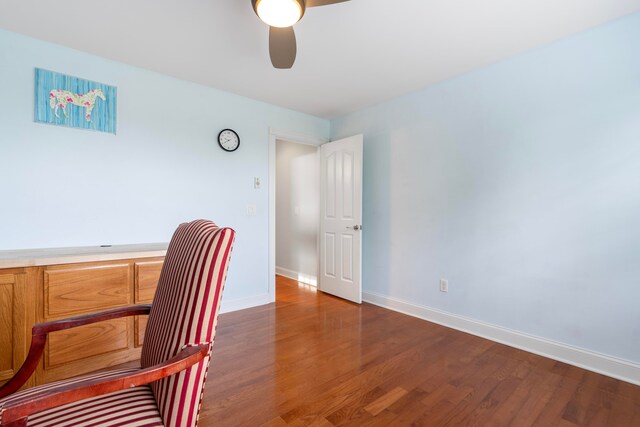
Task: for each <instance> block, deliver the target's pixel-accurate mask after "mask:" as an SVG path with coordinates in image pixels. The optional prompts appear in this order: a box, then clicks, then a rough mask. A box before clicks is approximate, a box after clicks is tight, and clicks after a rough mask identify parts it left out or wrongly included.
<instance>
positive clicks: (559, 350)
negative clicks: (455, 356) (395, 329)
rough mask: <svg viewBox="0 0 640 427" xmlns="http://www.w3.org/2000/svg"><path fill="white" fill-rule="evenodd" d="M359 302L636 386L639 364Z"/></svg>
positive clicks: (411, 308)
mask: <svg viewBox="0 0 640 427" xmlns="http://www.w3.org/2000/svg"><path fill="white" fill-rule="evenodd" d="M362 299H363V300H364V301H366V302H368V303H371V304H375V305H378V306H380V307H384V308H388V309H390V310H393V311H397V312H400V313H404V314H408V315H409V316H413V317H417V318H420V319H423V320H427V321H430V322H433V323H437V324H439V325H443V326H447V327H450V328H453V329H457V330H459V331H463V332H468V333H470V334H472V335H477V336H479V337H482V338H486V339H489V340H491V341H496V342H499V343H501V344H506V345H508V346H511V347H515V348H519V349H521V350H525V351H528V352H530V353H535V354H539V355H540V356H544V357H548V358H550V359H554V360H558V361H560V362H564V363H568V364H570V365H574V366H577V367H580V368H583V369H587V370H589V371H593V372H597V373H599V374H603V375H607V376H610V377H613V378H617V379H619V380H622V381H626V382H629V383H632V384H636V385H640V364H637V363H634V362H631V361H628V360H623V359H618V358H615V357H612V356H608V355H606V354H601V353H596V352H594V351H591V350H586V349H583V348H579V347H574V346H571V345H568V344H564V343H561V342H557V341H552V340H548V339H545V338H541V337H537V336H534V335H529V334H525V333H522V332H518V331H514V330H511V329H508V328H503V327H501V326H496V325H492V324H490V323H485V322H480V321H478V320H474V319H470V318H467V317H463V316H458V315H456V314H451V313H447V312H445V311H441V310H437V309H434V308H430V307H426V306H422V305H418V304H414V303H409V302H406V301H402V300H399V299H396V298H391V297H388V296H386V295H381V294H378V293H375V292H363V293H362Z"/></svg>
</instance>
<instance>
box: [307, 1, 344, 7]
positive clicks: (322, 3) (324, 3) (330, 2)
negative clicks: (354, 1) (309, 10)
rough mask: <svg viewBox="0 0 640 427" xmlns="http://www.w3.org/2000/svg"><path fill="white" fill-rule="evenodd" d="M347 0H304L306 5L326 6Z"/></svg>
mask: <svg viewBox="0 0 640 427" xmlns="http://www.w3.org/2000/svg"><path fill="white" fill-rule="evenodd" d="M345 1H349V0H306V1H305V2H304V4H305V6H307V7H316V6H327V5H330V4H335V3H342V2H345Z"/></svg>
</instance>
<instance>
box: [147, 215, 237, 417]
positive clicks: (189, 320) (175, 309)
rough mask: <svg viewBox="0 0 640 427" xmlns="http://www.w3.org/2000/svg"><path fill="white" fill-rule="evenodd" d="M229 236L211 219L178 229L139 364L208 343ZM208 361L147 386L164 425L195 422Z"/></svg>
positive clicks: (230, 242)
mask: <svg viewBox="0 0 640 427" xmlns="http://www.w3.org/2000/svg"><path fill="white" fill-rule="evenodd" d="M234 236H235V232H234V231H233V230H232V229H230V228H217V226H216V225H215V224H214V223H213V222H211V221H204V220H199V221H193V222H190V223H188V224H182V225H180V227H178V229H177V230H176V232H175V233H174V235H173V238H172V239H171V243H170V245H169V248H168V250H167V255H166V257H165V261H164V266H163V267H162V273H161V274H160V281H159V282H158V288H157V290H156V295H155V297H154V299H153V305H152V307H151V313H150V314H149V321H148V323H147V330H146V332H145V336H144V344H143V347H142V358H141V365H142V367H143V368H146V367H149V366H152V365H155V364H157V363H160V362H163V361H165V360H167V359H170V358H171V357H173V356H175V355H176V354H177V353H178V352H179V351H180V350H182V349H184V348H185V347H187V346H189V345H197V344H202V343H209V344H211V345H213V339H214V335H215V328H216V322H217V319H218V310H219V308H220V300H221V296H222V290H223V287H224V282H225V278H226V273H227V267H228V265H229V257H230V254H231V249H232V246H233V240H234ZM210 359H211V356H208V357H206V358H205V359H204V360H203V361H201V362H200V363H198V364H195V365H193V366H192V367H191V368H188V369H186V370H184V371H181V372H179V373H178V374H175V375H172V376H170V377H166V378H163V379H160V380H158V381H155V382H154V383H152V384H151V389H152V390H153V394H154V395H155V398H156V402H157V404H158V408H159V410H160V414H161V415H162V420H163V421H164V425H165V426H167V427H169V426H171V427H174V426H175V427H187V426H195V425H196V424H197V420H198V412H199V410H200V401H201V399H202V392H203V390H204V382H205V379H206V376H207V369H208V367H209V361H210Z"/></svg>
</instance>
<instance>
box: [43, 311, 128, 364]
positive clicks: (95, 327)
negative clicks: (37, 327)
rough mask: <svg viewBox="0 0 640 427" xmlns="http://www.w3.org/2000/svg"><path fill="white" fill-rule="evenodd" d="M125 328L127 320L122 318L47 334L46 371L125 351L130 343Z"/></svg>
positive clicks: (126, 328)
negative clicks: (101, 355)
mask: <svg viewBox="0 0 640 427" xmlns="http://www.w3.org/2000/svg"><path fill="white" fill-rule="evenodd" d="M128 326H129V322H128V319H127V318H121V319H113V320H108V321H104V322H98V323H94V324H91V325H85V326H80V327H78V328H72V329H65V330H63V331H57V332H53V333H51V334H49V336H48V338H47V344H48V346H49V349H48V350H49V351H48V352H47V366H46V368H51V367H55V366H59V365H63V364H65V363H69V362H75V361H79V360H82V359H86V358H88V357H92V356H97V355H99V354H106V353H110V352H113V351H118V350H126V349H127V347H128V344H129V338H128V337H129V330H128V329H129V328H128Z"/></svg>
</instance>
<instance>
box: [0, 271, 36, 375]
mask: <svg viewBox="0 0 640 427" xmlns="http://www.w3.org/2000/svg"><path fill="white" fill-rule="evenodd" d="M34 308H35V299H34V298H33V289H30V288H29V286H28V280H27V271H26V270H25V269H12V270H0V316H1V317H0V384H4V383H5V382H6V381H7V380H8V379H9V378H11V377H12V376H13V375H14V374H15V373H16V372H17V370H18V369H19V368H20V366H21V365H22V362H23V361H24V359H25V358H26V357H27V346H28V345H29V339H30V332H31V331H30V328H28V326H29V327H30V325H31V324H32V323H33V318H34V316H33V314H35V313H34V312H33V311H34ZM33 382H34V381H33V380H31V384H28V385H32V384H33Z"/></svg>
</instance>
